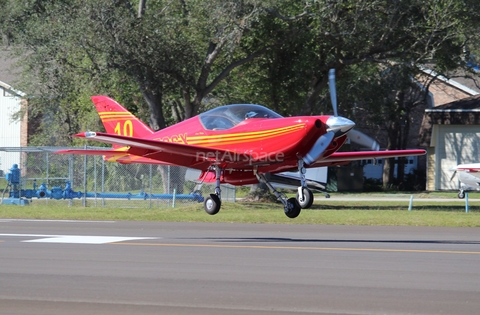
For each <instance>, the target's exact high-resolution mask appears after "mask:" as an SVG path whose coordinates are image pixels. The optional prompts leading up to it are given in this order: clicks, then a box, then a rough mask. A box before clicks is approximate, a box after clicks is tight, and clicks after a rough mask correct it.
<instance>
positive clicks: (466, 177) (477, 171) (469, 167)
mask: <svg viewBox="0 0 480 315" xmlns="http://www.w3.org/2000/svg"><path fill="white" fill-rule="evenodd" d="M451 170H452V171H455V172H454V173H453V175H452V179H453V177H454V176H455V174H456V173H458V180H459V181H460V191H459V193H458V198H460V199H462V198H465V191H468V190H480V163H472V164H459V165H457V166H455V167H452V168H451Z"/></svg>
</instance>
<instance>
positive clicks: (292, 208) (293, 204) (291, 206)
mask: <svg viewBox="0 0 480 315" xmlns="http://www.w3.org/2000/svg"><path fill="white" fill-rule="evenodd" d="M284 211H285V215H286V216H287V217H289V218H290V219H294V218H296V217H298V215H299V214H300V211H302V208H301V207H300V205H299V204H298V201H297V199H296V198H293V197H292V198H290V199H288V200H287V205H286V206H285V209H284Z"/></svg>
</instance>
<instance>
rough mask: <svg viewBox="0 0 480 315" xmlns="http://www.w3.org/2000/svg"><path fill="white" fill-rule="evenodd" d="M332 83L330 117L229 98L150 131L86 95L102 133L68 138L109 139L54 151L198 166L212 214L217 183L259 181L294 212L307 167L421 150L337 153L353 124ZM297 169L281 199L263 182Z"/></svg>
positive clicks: (111, 104)
mask: <svg viewBox="0 0 480 315" xmlns="http://www.w3.org/2000/svg"><path fill="white" fill-rule="evenodd" d="M334 86H335V85H334V72H333V71H331V73H330V91H331V96H332V103H333V108H334V113H335V114H334V115H333V116H332V115H321V116H296V117H282V116H281V115H279V114H277V113H276V112H274V111H272V110H270V109H268V108H266V107H263V106H260V105H256V104H235V105H225V106H220V107H217V108H215V109H212V110H209V111H207V112H204V113H202V114H199V115H198V116H195V117H193V118H190V119H187V120H185V121H182V122H180V123H177V124H175V125H173V126H170V127H167V128H165V129H162V130H159V131H156V132H154V131H153V130H152V129H151V128H150V127H148V126H147V125H146V124H145V123H143V122H142V121H140V120H139V119H138V118H136V117H135V116H134V115H133V114H131V113H130V112H128V111H127V110H126V109H125V108H123V107H122V106H121V105H120V104H118V103H117V102H115V101H114V100H113V99H111V98H109V97H106V96H93V97H92V101H93V103H94V104H95V107H96V108H97V111H98V113H99V115H100V118H101V120H102V122H103V124H104V126H105V129H106V132H90V131H87V132H82V133H79V134H76V135H74V136H75V137H80V138H86V139H88V140H95V141H99V142H103V143H108V144H112V145H113V146H112V148H111V149H106V150H76V149H72V150H62V151H57V153H62V154H86V155H103V156H104V159H105V160H106V161H109V162H118V163H123V164H130V163H144V164H164V165H177V166H186V167H190V168H194V169H198V170H201V171H202V173H201V175H200V177H199V180H201V182H202V183H204V182H207V183H208V182H210V183H213V182H215V184H216V187H215V193H213V194H210V196H209V197H207V198H205V201H204V208H205V211H206V212H207V213H208V214H212V215H213V214H216V213H218V211H219V210H220V206H221V190H220V184H222V183H228V184H232V185H249V184H255V183H259V182H261V183H264V184H266V185H267V186H268V188H269V189H270V190H271V192H272V193H273V194H274V195H275V196H276V197H277V198H278V200H280V201H281V202H282V203H283V206H284V212H285V214H286V215H287V216H288V217H289V218H295V217H297V216H298V215H299V214H300V211H301V209H306V208H309V207H310V206H311V205H312V203H313V199H314V197H313V193H312V191H311V189H309V188H308V186H307V183H306V182H307V181H306V178H305V172H306V168H309V167H320V166H334V165H344V164H348V163H349V162H351V161H355V160H365V159H377V158H390V157H402V156H413V155H423V154H425V150H390V151H359V152H337V151H338V150H339V149H340V148H341V147H342V145H343V144H344V143H345V141H346V140H347V135H348V133H349V131H350V130H351V129H352V128H353V127H354V125H355V124H354V123H353V122H352V121H351V120H349V119H347V118H344V117H340V116H338V115H337V114H336V95H335V88H334ZM357 134H358V132H357ZM374 146H375V145H374ZM374 146H373V147H374ZM297 170H298V171H299V173H300V183H299V187H298V193H297V197H296V198H294V197H292V198H290V199H288V198H287V197H286V196H285V195H284V194H282V193H280V192H278V191H277V190H276V189H275V188H274V187H273V186H272V184H271V183H270V182H269V180H267V178H268V177H269V175H270V174H272V175H273V174H279V173H282V172H285V171H297Z"/></svg>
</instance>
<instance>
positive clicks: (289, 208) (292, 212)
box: [255, 172, 302, 219]
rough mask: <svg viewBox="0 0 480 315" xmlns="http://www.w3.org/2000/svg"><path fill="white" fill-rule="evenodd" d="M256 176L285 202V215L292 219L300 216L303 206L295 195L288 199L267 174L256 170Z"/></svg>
mask: <svg viewBox="0 0 480 315" xmlns="http://www.w3.org/2000/svg"><path fill="white" fill-rule="evenodd" d="M255 176H256V177H257V179H258V181H259V182H261V183H263V184H265V185H267V187H268V189H270V191H271V192H272V193H273V194H274V195H275V197H277V199H278V200H280V201H281V202H282V203H283V211H284V212H285V215H286V216H287V217H289V218H290V219H294V218H296V217H298V215H299V214H300V211H301V210H302V208H301V207H300V205H299V204H298V202H297V199H295V198H293V197H292V198H289V199H287V196H285V194H282V193H280V192H278V191H277V190H276V189H275V188H274V187H273V186H272V184H270V182H268V181H267V179H266V178H265V175H263V174H258V173H257V172H255Z"/></svg>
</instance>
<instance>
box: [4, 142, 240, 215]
mask: <svg viewBox="0 0 480 315" xmlns="http://www.w3.org/2000/svg"><path fill="white" fill-rule="evenodd" d="M86 148H87V149H95V148H92V147H86ZM60 149H62V148H55V147H22V148H0V151H1V152H5V154H4V156H7V157H9V154H8V153H11V156H13V158H17V159H18V161H13V160H12V158H11V157H10V158H9V159H5V158H4V159H3V160H2V165H1V169H2V170H3V173H4V176H2V179H1V180H0V184H1V186H0V189H2V200H4V199H5V198H9V197H12V198H26V199H30V200H31V201H32V202H49V201H51V200H64V201H65V202H68V203H69V204H75V205H78V204H80V205H83V206H92V207H159V206H175V205H178V204H180V203H198V202H202V201H203V200H204V197H203V196H208V194H210V193H213V192H214V190H215V188H214V187H213V186H212V185H202V186H200V185H198V181H197V179H198V176H199V174H200V172H199V171H197V170H193V169H188V168H186V167H179V166H166V165H151V164H119V163H109V162H105V161H104V160H103V158H102V156H93V155H92V156H87V155H63V154H54V153H53V152H55V151H58V150H60ZM6 160H7V161H8V162H7V163H10V165H9V166H8V167H6V165H5V161H6ZM14 164H16V165H17V166H18V168H16V166H15V165H14ZM15 173H18V176H14V175H15ZM221 189H222V200H226V201H235V193H236V190H235V187H234V186H231V185H222V187H221ZM37 200H38V201H37Z"/></svg>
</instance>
